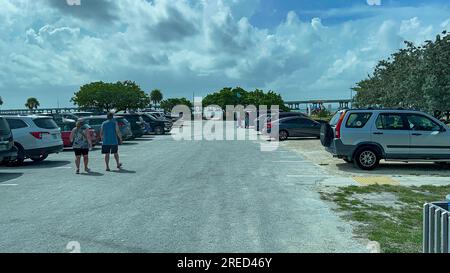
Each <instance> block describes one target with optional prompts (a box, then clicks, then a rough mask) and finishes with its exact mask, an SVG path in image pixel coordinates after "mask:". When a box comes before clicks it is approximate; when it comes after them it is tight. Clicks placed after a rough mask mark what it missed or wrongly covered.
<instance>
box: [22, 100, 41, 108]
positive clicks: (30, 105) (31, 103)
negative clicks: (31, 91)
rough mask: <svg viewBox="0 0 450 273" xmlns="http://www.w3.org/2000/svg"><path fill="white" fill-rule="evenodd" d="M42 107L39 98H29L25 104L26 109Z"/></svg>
mask: <svg viewBox="0 0 450 273" xmlns="http://www.w3.org/2000/svg"><path fill="white" fill-rule="evenodd" d="M39 106H40V103H39V101H38V99H37V98H28V99H27V102H26V103H25V107H26V108H28V109H30V110H33V109H37V108H38V107H39Z"/></svg>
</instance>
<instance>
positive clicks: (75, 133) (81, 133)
mask: <svg viewBox="0 0 450 273" xmlns="http://www.w3.org/2000/svg"><path fill="white" fill-rule="evenodd" d="M70 141H72V148H73V151H74V152H75V165H76V167H77V174H80V164H81V156H83V161H84V170H85V171H86V172H87V173H88V172H90V171H91V170H90V169H89V167H88V164H89V149H91V148H92V141H91V138H90V135H89V133H88V130H87V129H86V128H83V124H82V122H81V121H77V123H76V126H75V128H73V130H72V132H71V133H70Z"/></svg>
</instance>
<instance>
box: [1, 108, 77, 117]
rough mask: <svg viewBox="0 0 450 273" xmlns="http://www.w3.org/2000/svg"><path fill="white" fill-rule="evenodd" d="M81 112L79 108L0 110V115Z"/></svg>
mask: <svg viewBox="0 0 450 273" xmlns="http://www.w3.org/2000/svg"><path fill="white" fill-rule="evenodd" d="M78 111H81V109H80V108H41V109H33V110H30V109H13V110H0V115H29V114H59V113H72V112H78Z"/></svg>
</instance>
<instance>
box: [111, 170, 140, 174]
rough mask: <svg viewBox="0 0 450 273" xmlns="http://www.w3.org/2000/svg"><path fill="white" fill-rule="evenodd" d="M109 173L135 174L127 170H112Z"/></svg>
mask: <svg viewBox="0 0 450 273" xmlns="http://www.w3.org/2000/svg"><path fill="white" fill-rule="evenodd" d="M111 172H113V173H136V171H130V170H127V169H120V170H113V171H111Z"/></svg>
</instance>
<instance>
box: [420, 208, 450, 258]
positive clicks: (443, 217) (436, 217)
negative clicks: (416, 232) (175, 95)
mask: <svg viewBox="0 0 450 273" xmlns="http://www.w3.org/2000/svg"><path fill="white" fill-rule="evenodd" d="M448 208H449V203H448V202H435V203H429V204H425V205H424V207H423V252H424V253H449V251H450V249H449V244H450V243H449V237H450V236H449V217H450V212H449V211H448Z"/></svg>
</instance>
